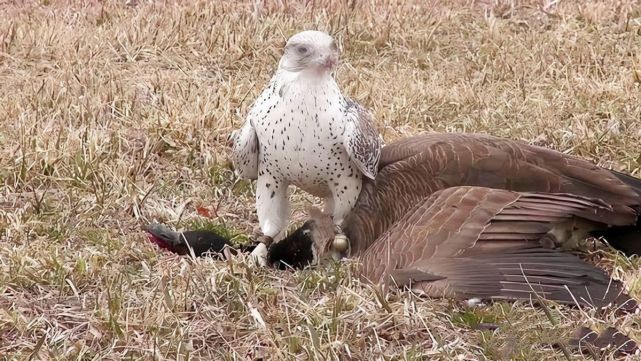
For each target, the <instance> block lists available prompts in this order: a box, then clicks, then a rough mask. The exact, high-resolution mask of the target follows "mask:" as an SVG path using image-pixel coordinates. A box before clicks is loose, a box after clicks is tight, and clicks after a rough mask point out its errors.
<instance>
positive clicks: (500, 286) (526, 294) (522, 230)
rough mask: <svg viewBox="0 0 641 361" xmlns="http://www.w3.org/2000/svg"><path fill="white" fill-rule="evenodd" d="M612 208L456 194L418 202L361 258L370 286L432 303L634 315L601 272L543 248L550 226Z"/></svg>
mask: <svg viewBox="0 0 641 361" xmlns="http://www.w3.org/2000/svg"><path fill="white" fill-rule="evenodd" d="M595 209H599V210H603V211H605V212H607V211H610V210H611V207H610V206H609V205H608V204H606V203H604V202H602V201H600V200H597V199H590V198H584V197H580V196H574V195H567V194H550V193H517V192H511V191H507V190H500V189H491V188H482V187H453V188H447V189H445V190H442V191H439V192H436V193H434V194H433V195H432V196H431V197H429V198H427V199H426V200H424V201H423V202H420V203H419V204H418V205H417V206H415V207H414V208H413V209H412V210H410V211H409V212H408V213H407V214H406V216H404V217H403V218H401V219H400V220H399V221H398V222H397V223H396V224H395V225H394V226H392V227H391V228H390V230H389V231H388V232H386V233H385V234H383V236H382V237H381V238H380V239H379V240H377V241H376V242H375V243H374V244H373V245H372V246H371V247H370V248H369V249H368V250H367V251H366V252H365V253H364V254H363V257H361V261H362V264H363V275H364V276H365V277H366V278H368V279H370V280H372V281H388V282H389V281H393V282H394V283H396V284H399V285H408V284H410V283H412V284H413V285H412V286H413V288H418V289H422V290H423V291H425V292H426V293H427V294H428V295H430V296H433V297H443V296H446V297H448V296H452V297H456V298H471V297H481V298H485V299H487V298H497V299H531V298H533V299H536V296H535V294H538V295H541V296H543V297H544V298H547V299H552V300H555V301H558V302H562V303H566V304H573V303H576V302H578V303H579V304H582V305H586V304H594V305H597V306H599V307H600V306H604V305H606V304H608V303H610V302H614V303H617V304H623V303H626V302H629V304H628V305H627V307H633V306H634V304H635V303H634V302H633V301H631V300H630V299H629V297H627V296H626V295H624V294H621V292H622V288H621V285H620V284H619V283H617V282H611V281H610V277H609V276H608V275H607V274H606V273H605V272H603V271H601V270H600V269H598V268H596V267H594V266H592V265H590V264H588V263H586V262H584V261H583V260H581V259H579V258H578V257H576V256H574V255H572V254H570V253H566V252H561V251H557V250H553V249H549V248H544V247H542V246H541V245H540V240H541V238H543V237H544V236H545V235H546V234H547V233H548V232H549V231H550V230H551V229H553V227H554V226H555V224H557V223H559V222H561V221H563V220H566V219H569V218H571V217H582V218H583V217H585V218H586V219H590V217H592V216H593V214H592V213H594V210H595Z"/></svg>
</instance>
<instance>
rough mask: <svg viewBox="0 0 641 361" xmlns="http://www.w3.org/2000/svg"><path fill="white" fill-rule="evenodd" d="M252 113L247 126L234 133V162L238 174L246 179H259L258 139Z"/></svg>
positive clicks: (244, 125) (246, 122)
mask: <svg viewBox="0 0 641 361" xmlns="http://www.w3.org/2000/svg"><path fill="white" fill-rule="evenodd" d="M251 116H252V113H251V112H250V114H249V116H248V117H247V120H246V121H245V124H243V126H242V127H241V128H240V129H237V130H235V131H234V132H233V133H232V139H233V148H232V162H233V164H234V170H235V172H236V174H237V175H238V176H239V177H241V178H244V179H256V178H258V146H259V143H258V137H257V135H256V129H255V128H254V126H253V124H252V118H251Z"/></svg>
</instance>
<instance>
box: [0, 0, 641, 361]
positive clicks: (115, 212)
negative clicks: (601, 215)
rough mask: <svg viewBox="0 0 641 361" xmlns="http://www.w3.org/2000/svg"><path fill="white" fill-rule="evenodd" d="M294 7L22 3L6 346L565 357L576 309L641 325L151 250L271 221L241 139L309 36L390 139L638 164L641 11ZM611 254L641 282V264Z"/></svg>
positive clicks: (7, 121) (3, 96)
mask: <svg viewBox="0 0 641 361" xmlns="http://www.w3.org/2000/svg"><path fill="white" fill-rule="evenodd" d="M278 3H279V2H277V1H268V4H267V5H264V6H255V5H253V2H246V3H236V2H231V1H229V2H217V1H214V2H209V1H187V2H184V3H183V2H179V1H176V2H167V3H163V2H160V1H158V2H153V1H152V2H149V1H138V2H137V4H136V2H132V4H131V5H125V4H124V1H111V2H107V3H106V4H104V5H100V4H99V3H97V2H95V1H87V2H73V3H72V4H67V3H66V2H64V1H42V2H41V3H35V2H24V3H22V2H20V3H19V4H15V3H14V2H11V1H9V2H0V13H2V14H3V15H2V16H0V129H1V131H0V187H1V188H0V236H2V244H1V245H0V357H5V358H6V359H58V360H71V359H83V360H89V359H93V360H102V359H105V360H111V359H113V360H119V359H141V358H142V359H176V360H187V359H216V360H226V359H230V360H231V359H246V358H258V357H263V358H264V359H279V360H280V359H292V358H302V359H337V358H340V359H355V360H365V359H386V360H401V359H403V360H405V359H408V360H409V359H411V360H417V359H430V360H485V359H492V360H496V359H514V360H536V359H560V360H563V359H565V357H564V356H563V355H562V354H561V353H558V352H556V351H554V350H552V349H551V348H550V347H549V344H550V343H552V342H555V341H556V340H557V339H558V338H559V337H560V336H561V335H566V334H567V333H568V332H569V331H570V330H572V329H574V328H575V327H576V326H578V325H583V324H587V325H589V326H592V327H594V328H595V329H598V330H600V329H604V328H605V327H606V326H608V325H614V326H617V327H619V328H620V329H622V330H623V331H624V332H626V333H630V335H631V336H632V337H633V338H635V339H636V340H638V341H639V340H641V332H640V331H639V328H640V323H639V321H638V319H635V318H634V317H632V316H615V315H613V314H611V313H606V314H603V315H599V314H597V313H596V312H594V311H591V310H583V311H580V310H573V309H568V308H565V307H553V308H552V310H551V312H552V315H553V319H554V322H552V320H551V319H549V318H548V317H546V316H545V314H544V313H543V312H542V311H541V309H540V308H533V307H531V306H529V305H527V304H523V303H516V304H514V303H497V304H494V305H490V306H486V307H483V308H480V309H476V310H468V309H466V308H465V307H464V306H462V305H460V304H457V303H454V302H451V301H448V300H420V299H418V298H416V297H415V296H414V295H412V294H409V293H401V294H396V295H389V296H386V299H385V300H383V301H382V302H383V303H381V301H380V299H379V298H377V296H376V294H377V292H378V291H377V290H376V289H374V288H372V287H371V286H368V285H365V284H362V283H360V282H358V281H357V280H355V279H353V278H352V277H351V272H350V271H349V269H348V268H346V267H343V268H340V267H336V266H335V265H328V266H326V267H324V268H321V269H316V270H304V271H301V272H296V273H288V272H285V273H280V272H275V271H270V270H251V271H250V270H249V269H247V267H246V263H245V260H243V259H239V260H234V261H233V262H231V263H229V264H227V263H223V262H216V261H212V260H209V259H199V260H189V259H186V258H179V257H175V256H173V255H168V254H165V253H161V252H158V250H157V249H155V247H154V246H153V245H151V244H150V243H149V242H146V241H145V236H144V235H143V233H142V232H141V225H143V224H146V223H148V222H150V221H151V220H158V221H161V222H165V223H168V224H170V225H172V226H175V227H178V228H180V227H192V226H193V225H194V222H200V225H206V226H212V227H213V226H217V227H225V228H226V229H228V230H233V232H237V233H250V232H251V231H252V229H253V227H254V226H255V224H256V223H257V222H256V218H255V211H254V208H253V203H252V198H253V197H252V187H251V186H250V184H248V183H247V182H242V181H237V180H234V178H233V175H232V173H231V171H230V170H229V161H228V152H229V149H227V148H226V147H225V146H224V142H225V138H226V136H227V134H228V133H229V132H230V131H231V130H232V129H233V128H235V127H237V126H238V125H239V124H240V122H241V121H242V118H243V116H244V114H246V111H247V108H248V106H250V104H251V101H252V99H254V98H255V97H256V96H257V94H258V92H259V91H260V90H261V88H262V87H263V86H264V85H265V83H266V81H267V80H268V79H269V77H270V76H271V73H272V72H273V71H274V69H275V65H276V62H277V59H278V57H279V47H280V45H281V44H282V43H283V41H284V39H285V38H286V37H287V36H289V35H292V34H293V33H295V32H298V31H300V30H302V29H308V28H319V29H321V30H328V31H331V32H333V33H334V34H336V36H337V37H338V38H339V39H340V41H341V42H342V44H343V48H344V50H345V51H344V56H343V64H342V66H341V68H340V70H339V72H338V79H339V82H340V84H341V86H342V87H343V89H344V91H345V93H346V94H349V95H351V96H353V97H355V98H356V99H358V100H360V101H362V102H363V103H364V104H365V105H366V106H367V107H369V108H370V109H372V110H373V112H374V114H375V116H376V119H377V121H378V126H379V129H380V131H381V132H383V134H384V136H385V138H386V140H387V141H390V140H393V139H396V138H398V137H401V136H405V135H409V134H414V133H417V132H419V131H423V130H435V131H466V132H487V133H491V134H495V135H499V136H507V137H511V138H519V139H525V140H527V141H531V142H535V143H538V144H542V145H546V146H549V147H553V148H556V149H560V150H563V151H567V152H571V153H574V154H577V155H580V156H583V157H587V158H590V159H593V160H594V161H595V162H598V163H599V164H602V165H607V166H612V167H614V168H617V169H622V170H625V171H630V172H636V173H637V174H638V172H639V168H640V167H641V154H640V150H641V88H640V86H641V41H640V40H639V39H640V35H641V5H639V4H638V3H635V2H632V1H623V0H621V1H581V2H579V1H576V2H575V1H551V0H547V1H516V0H514V1H489V0H488V1H485V2H483V1H478V2H476V3H475V2H472V1H452V2H442V3H440V4H438V3H436V2H435V3H434V4H429V3H426V2H421V1H418V0H415V1H413V2H412V3H408V2H406V3H404V4H402V2H400V1H399V2H398V3H397V2H395V1H391V0H390V1H382V0H377V1H364V2H349V4H341V2H339V1H329V0H325V1H315V2H309V5H307V6H304V5H301V4H299V2H296V1H293V0H290V1H282V3H284V4H281V5H279V4H278ZM307 198H309V197H306V196H304V195H302V194H300V193H298V194H297V195H296V199H297V204H299V205H301V204H303V202H305V199H307ZM197 207H203V208H206V209H209V210H210V212H211V214H212V219H208V218H204V217H203V216H201V215H199V213H198V212H197V210H196V209H197ZM298 209H301V207H298ZM300 217H301V214H300V213H297V214H296V215H295V219H300ZM606 263H607V264H608V265H609V268H611V269H612V271H613V273H614V276H615V277H616V278H618V279H621V280H623V281H624V282H625V284H626V285H627V286H628V287H629V288H630V289H631V291H632V293H633V295H635V296H636V297H637V299H638V298H640V297H641V277H640V276H641V273H640V271H639V269H640V267H641V263H640V262H639V260H638V259H636V260H627V259H625V258H624V257H620V256H616V255H613V254H610V253H608V254H606V255H605V262H604V264H606ZM481 320H484V322H494V323H496V324H498V325H499V326H500V328H499V329H498V330H497V331H494V332H492V331H479V330H475V329H474V328H473V327H472V326H473V325H475V324H476V323H478V322H479V321H481ZM606 359H607V358H606Z"/></svg>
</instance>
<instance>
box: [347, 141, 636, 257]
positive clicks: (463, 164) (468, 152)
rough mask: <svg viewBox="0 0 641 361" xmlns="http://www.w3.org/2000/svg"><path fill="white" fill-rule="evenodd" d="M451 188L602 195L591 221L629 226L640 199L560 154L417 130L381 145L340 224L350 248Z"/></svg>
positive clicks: (363, 245)
mask: <svg viewBox="0 0 641 361" xmlns="http://www.w3.org/2000/svg"><path fill="white" fill-rule="evenodd" d="M628 183H630V182H628ZM455 186H482V187H489V188H499V189H508V190H514V191H520V192H546V193H567V194H572V195H580V196H584V197H589V198H591V199H594V198H596V199H602V200H603V201H604V202H606V203H608V204H612V205H613V208H612V209H607V210H602V211H599V212H598V214H597V216H598V217H596V218H595V221H599V222H602V223H607V224H612V225H623V224H634V223H633V219H634V218H636V213H635V212H634V210H633V209H632V208H631V207H630V206H637V205H639V204H641V196H640V195H639V194H637V192H635V190H634V188H632V187H631V186H629V185H627V184H626V183H625V182H624V181H622V180H620V179H619V177H617V176H616V175H614V174H612V173H611V172H610V171H608V170H605V169H603V168H599V167H597V166H595V165H594V164H592V163H590V162H588V161H585V160H581V159H579V158H575V157H572V156H570V155H567V154H564V153H561V152H557V151H554V150H550V149H545V148H541V147H536V146H531V145H528V144H526V143H523V142H519V141H512V140H507V139H501V138H496V137H491V136H487V135H480V134H454V133H441V134H422V135H418V136H414V137H409V138H405V139H402V140H399V141H396V142H394V143H390V144H388V145H386V146H385V147H384V148H383V150H382V153H381V158H380V162H379V173H378V175H377V177H376V179H375V180H373V181H371V180H366V181H365V184H364V185H363V190H362V192H361V195H360V198H359V200H358V202H357V204H356V206H355V207H354V210H353V211H352V213H351V214H350V216H349V217H348V218H347V219H346V221H345V224H344V229H345V231H346V233H347V234H348V236H349V238H350V240H351V245H352V252H353V254H356V255H358V254H359V253H360V252H362V251H363V250H365V249H367V247H368V246H369V245H370V244H371V243H372V242H374V241H375V240H376V239H377V238H378V237H379V236H380V235H381V234H382V233H383V232H384V231H386V230H387V229H388V228H389V227H390V226H391V225H392V224H394V223H395V222H396V221H397V220H398V219H400V218H401V217H402V216H403V215H405V213H407V212H408V211H409V210H410V209H411V208H412V207H413V206H414V205H416V204H417V203H418V202H420V201H421V200H423V199H425V198H426V197H428V196H430V195H431V194H432V193H434V192H436V191H438V190H441V189H444V188H447V187H455ZM532 201H536V200H535V199H533V200H532ZM576 202H577V203H578V204H580V203H581V202H582V200H580V199H577V200H576ZM381 210H385V211H384V212H381ZM541 212H542V213H543V214H540V215H539V214H537V215H536V217H540V220H541V221H546V220H549V217H545V214H546V212H547V210H541ZM532 216H533V217H534V216H535V215H534V214H532ZM534 219H535V218H532V220H534Z"/></svg>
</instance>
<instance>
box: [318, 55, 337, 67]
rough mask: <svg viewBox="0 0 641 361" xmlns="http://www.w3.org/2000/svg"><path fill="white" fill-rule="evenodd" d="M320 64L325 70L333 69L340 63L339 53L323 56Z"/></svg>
mask: <svg viewBox="0 0 641 361" xmlns="http://www.w3.org/2000/svg"><path fill="white" fill-rule="evenodd" d="M320 65H321V67H322V68H323V69H325V70H333V69H334V68H336V66H337V65H338V55H337V54H335V53H332V54H329V55H325V56H323V57H321V60H320Z"/></svg>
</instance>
